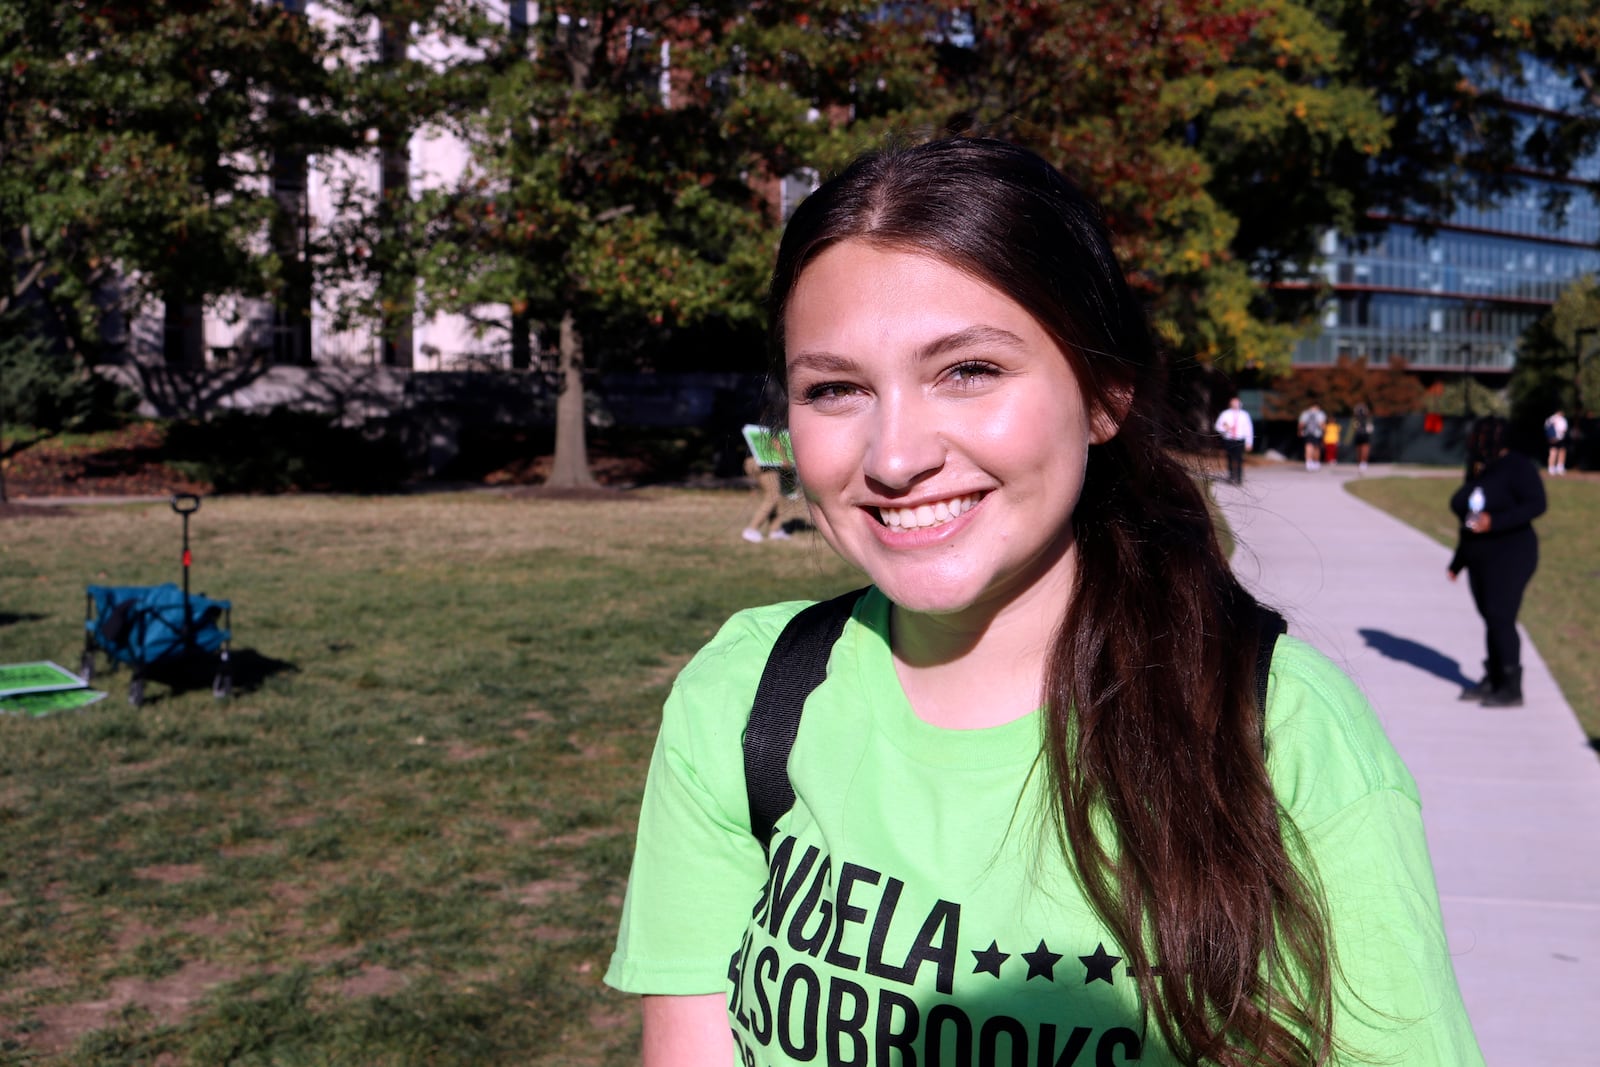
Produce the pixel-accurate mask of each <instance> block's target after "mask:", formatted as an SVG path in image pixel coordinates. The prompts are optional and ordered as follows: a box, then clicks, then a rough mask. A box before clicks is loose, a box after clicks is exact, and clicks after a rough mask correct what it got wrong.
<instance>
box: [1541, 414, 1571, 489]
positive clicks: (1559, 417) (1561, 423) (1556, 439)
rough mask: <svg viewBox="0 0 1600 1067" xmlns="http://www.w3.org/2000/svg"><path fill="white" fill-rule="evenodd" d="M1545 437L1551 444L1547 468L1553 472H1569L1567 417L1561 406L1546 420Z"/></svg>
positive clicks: (1546, 461)
mask: <svg viewBox="0 0 1600 1067" xmlns="http://www.w3.org/2000/svg"><path fill="white" fill-rule="evenodd" d="M1544 439H1545V443H1546V444H1548V445H1549V446H1550V454H1549V456H1548V457H1547V458H1546V460H1545V469H1546V470H1548V471H1549V472H1550V473H1551V474H1565V473H1567V417H1566V416H1565V415H1563V414H1562V413H1561V409H1560V408H1556V409H1555V411H1553V412H1551V414H1550V417H1549V418H1548V419H1545V420H1544Z"/></svg>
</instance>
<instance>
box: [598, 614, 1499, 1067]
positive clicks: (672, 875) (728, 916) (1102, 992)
mask: <svg viewBox="0 0 1600 1067" xmlns="http://www.w3.org/2000/svg"><path fill="white" fill-rule="evenodd" d="M803 606H804V605H802V604H799V603H789V604H778V605H773V606H771V607H766V608H760V609H755V610H752V611H746V612H742V613H740V614H739V615H736V616H734V618H733V619H732V620H730V621H729V622H728V623H727V625H726V626H724V627H723V629H722V631H721V632H720V633H718V635H717V636H716V637H715V638H714V639H713V640H712V642H711V643H710V644H709V645H707V646H706V647H705V648H704V649H702V650H701V652H700V653H699V654H698V655H697V656H696V657H695V659H694V660H693V661H692V662H691V663H690V664H689V666H688V667H686V668H685V669H684V671H683V673H682V674H681V675H680V676H679V678H678V681H677V683H676V684H675V686H674V687H673V691H672V695H671V696H670V697H669V699H668V701H667V705H666V708H665V712H664V714H663V718H662V724H661V734H660V737H659V738H658V740H657V744H656V750H655V755H654V757H653V759H652V762H651V766H650V777H649V782H648V784H647V786H646V790H645V798H644V807H643V811H642V812H641V815H640V822H639V837H638V843H637V850H636V853H635V858H634V866H633V872H632V875H631V877H630V879H629V885H628V894H627V900H626V902H625V904H624V907H623V917H622V928H621V931H620V934H619V936H618V942H617V950H616V953H615V955H614V956H613V957H612V960H611V966H610V969H609V971H608V973H607V974H606V981H607V982H608V983H609V984H611V985H613V986H615V987H616V988H618V989H622V990H626V991H630V992H636V993H666V994H704V993H715V992H725V993H726V994H727V995H728V997H729V1021H730V1025H731V1026H732V1028H733V1031H734V1035H735V1041H736V1044H737V1046H738V1048H739V1057H740V1062H742V1063H744V1064H746V1065H749V1067H756V1065H769V1064H770V1065H777V1064H796V1063H829V1064H862V1065H865V1064H908V1065H909V1064H913V1063H914V1064H917V1065H919V1067H938V1065H942V1064H960V1065H967V1064H979V1063H981V1064H989V1063H995V1064H1012V1063H1015V1064H1028V1065H1033V1064H1039V1063H1043V1064H1083V1065H1088V1064H1096V1065H1102V1064H1121V1063H1132V1062H1137V1063H1141V1064H1151V1063H1170V1062H1172V1060H1171V1057H1170V1055H1169V1053H1168V1052H1167V1050H1166V1048H1165V1045H1164V1044H1163V1043H1162V1041H1161V1039H1160V1036H1159V1034H1158V1032H1157V1031H1156V1030H1155V1029H1154V1028H1153V1027H1148V1028H1146V1027H1145V1026H1144V1025H1143V1024H1142V1021H1141V1013H1140V1010H1139V1004H1138V1002H1137V997H1136V987H1135V983H1134V981H1133V979H1132V977H1131V976H1130V975H1129V974H1128V968H1127V965H1126V964H1125V962H1124V961H1123V960H1122V958H1121V956H1122V952H1121V949H1120V948H1119V946H1118V944H1117V943H1116V941H1115V939H1114V938H1113V937H1112V936H1111V934H1110V933H1109V932H1108V931H1107V930H1106V929H1105V927H1104V925H1103V924H1102V923H1101V921H1100V920H1099V918H1098V917H1097V916H1096V915H1095V913H1094V911H1093V909H1092V908H1091V907H1090V906H1089V905H1088V903H1087V902H1086V901H1085V900H1084V899H1083V896H1082V893H1081V892H1080V890H1079V889H1078V887H1077V884H1076V882H1075V881H1074V879H1073V878H1072V876H1071V874H1070V873H1069V871H1068V869H1067V866H1066V863H1065V861H1064V859H1063V857H1062V856H1061V853H1060V849H1059V847H1058V846H1057V845H1056V844H1055V837H1054V832H1053V830H1052V829H1051V827H1050V823H1049V818H1048V815H1047V814H1045V813H1046V812H1047V810H1048V809H1047V808H1046V807H1045V805H1046V804H1047V803H1048V800H1047V798H1046V793H1047V790H1048V787H1047V783H1046V774H1045V770H1044V767H1043V764H1042V762H1041V761H1040V759H1039V753H1040V745H1041V730H1042V717H1041V716H1040V715H1039V714H1037V713H1035V714H1033V715H1029V716H1026V717H1024V718H1021V719H1018V720H1015V721H1013V722H1009V723H1006V724H1004V725H1001V726H996V727H992V728H987V729H980V730H948V729H943V728H940V727H936V726H932V725H929V724H928V723H926V722H923V721H922V720H921V719H919V718H918V717H917V716H916V714H915V713H914V712H913V711H912V709H911V707H910V705H909V704H908V702H907V701H906V698H905V695H904V693H903V692H902V691H901V689H900V685H899V682H898V680H897V679H896V676H895V672H894V667H893V663H892V660H891V655H890V651H889V645H888V637H887V635H888V603H887V601H886V600H885V599H884V598H883V597H882V595H881V594H878V593H877V592H876V591H874V592H873V593H871V594H869V595H868V596H867V597H866V598H864V599H863V600H862V602H861V603H860V604H859V605H858V606H857V608H856V614H855V617H854V619H853V620H852V621H851V623H850V624H849V625H847V626H846V628H845V631H844V633H843V635H842V636H841V637H840V639H839V641H838V642H837V644H836V645H835V646H834V649H833V654H832V658H831V659H830V661H829V672H828V677H827V679H826V680H825V681H824V682H823V683H822V684H821V685H820V686H818V687H817V689H816V690H815V691H814V692H813V694H812V696H811V698H810V700H809V701H808V702H807V705H806V712H805V716H804V718H803V719H802V720H801V726H800V732H799V735H798V737H797V738H796V740H795V745H794V748H793V751H792V753H791V756H790V763H789V775H790V779H791V781H792V783H793V785H794V791H795V797H796V800H795V805H794V807H793V808H792V809H791V810H790V811H789V812H788V813H787V814H786V815H784V816H783V817H782V818H780V819H779V820H778V823H777V828H776V832H775V833H774V836H773V840H772V851H771V861H770V863H769V861H768V859H767V856H766V854H765V853H764V851H763V849H762V847H761V845H760V844H759V843H758V842H757V841H756V840H755V839H754V837H752V836H751V834H750V830H749V811H748V805H747V801H746V792H745V782H744V766H743V756H742V752H741V748H740V739H741V735H742V732H743V730H744V726H745V722H746V720H747V719H748V717H749V712H750V704H751V701H752V700H753V699H754V695H755V690H756V685H757V683H758V681H759V679H760V675H761V670H762V667H763V665H764V664H765V661H766V657H767V653H768V652H769V651H770V649H771V647H772V644H773V642H774V641H775V640H776V639H777V635H778V633H779V631H780V630H781V629H782V628H783V625H784V624H785V623H786V622H787V621H788V620H789V618H790V617H791V616H792V615H793V614H794V613H795V612H796V611H798V610H799V609H800V608H801V607H803ZM1268 707H1269V712H1268V740H1267V744H1268V753H1269V759H1268V767H1269V771H1270V774H1271V777H1272V780H1273V784H1274V786H1275V787H1276V789H1277V792H1278V797H1279V799H1280V801H1281V802H1282V804H1283V805H1284V807H1285V808H1286V809H1287V810H1288V812H1289V814H1290V815H1291V816H1292V817H1293V819H1294V821H1295V824H1296V825H1297V826H1298V827H1299V829H1300V831H1301V833H1302V835H1303V837H1304V840H1305V842H1306V847H1307V848H1308V850H1309V852H1310V854H1311V855H1312V857H1313V858H1314V862H1315V864H1316V867H1317V871H1318V874H1319V875H1320V877H1321V879H1322V881H1323V883H1324V885H1325V888H1326V891H1327V894H1328V898H1329V906H1330V909H1331V919H1332V926H1333V935H1334V940H1335V944H1336V951H1337V953H1338V962H1339V967H1340V970H1341V973H1342V975H1343V977H1344V979H1345V981H1346V982H1347V984H1348V988H1347V989H1342V990H1341V996H1340V998H1339V1000H1338V1003H1337V1005H1336V1010H1337V1020H1336V1029H1337V1037H1338V1038H1339V1039H1340V1040H1341V1041H1343V1042H1345V1043H1347V1044H1348V1045H1349V1046H1351V1047H1352V1048H1354V1049H1357V1050H1360V1051H1361V1052H1362V1053H1363V1054H1365V1056H1367V1057H1370V1058H1371V1059H1373V1060H1374V1061H1381V1062H1388V1063H1394V1064H1405V1065H1407V1067H1422V1065H1431V1064H1438V1065H1449V1067H1470V1065H1474V1064H1481V1063H1482V1057H1481V1055H1480V1054H1479V1052H1478V1048H1477V1044H1476V1042H1475V1040H1474V1038H1473V1036H1472V1029H1471V1027H1470V1025H1469V1024H1468V1021H1467V1018H1466V1013H1465V1010H1464V1008H1463V1007H1462V1004H1461V997H1460V993H1459V992H1458V990H1457V988H1456V981H1455V974H1454V971H1453V969H1452V967H1451V964H1450V959H1449V956H1448V953H1447V951H1446V948H1445V940H1444V934H1443V930H1442V927H1441V923H1440V918H1439V905H1438V897H1437V891H1436V890H1435V888H1434V883H1433V872H1432V868H1431V866H1430V864H1429V861H1428V853H1427V845H1426V843H1425V841H1424V839H1423V832H1422V822H1421V816H1420V810H1419V806H1418V801H1417V794H1416V787H1415V785H1414V783H1413V782H1412V779H1411V776H1410V775H1409V774H1408V773H1407V771H1406V769H1405V767H1404V766H1403V765H1402V763H1401V762H1400V759H1399V757H1398V756H1397V755H1396V754H1395V752H1394V749H1393V748H1392V747H1391V746H1390V744H1389V742H1388V740H1387V739H1386V738H1385V737H1384V735H1383V732H1382V730H1381V728H1380V727H1379V726H1378V724H1377V721H1376V719H1375V718H1374V717H1373V714H1372V711H1371V709H1370V708H1369V707H1368V706H1367V703H1366V701H1365V700H1364V699H1363V698H1362V697H1361V695H1360V693H1359V692H1358V691H1357V690H1356V688H1355V687H1354V686H1353V685H1352V684H1351V682H1350V681H1349V679H1347V678H1346V677H1345V676H1344V675H1343V674H1342V673H1340V672H1339V671H1338V670H1337V669H1336V668H1335V667H1334V666H1333V665H1332V664H1331V663H1329V662H1328V661H1327V660H1326V659H1324V658H1323V657H1322V656H1321V655H1320V654H1318V653H1317V652H1316V651H1314V650H1313V649H1311V648H1310V647H1309V646H1307V645H1305V644H1303V643H1301V642H1299V641H1296V640H1293V639H1288V638H1285V639H1283V640H1281V641H1280V642H1279V643H1278V647H1277V652H1276V655H1275V656H1274V658H1273V662H1272V672H1271V680H1270V686H1269V698H1268ZM1350 1062H1359V1061H1355V1060H1352V1061H1350Z"/></svg>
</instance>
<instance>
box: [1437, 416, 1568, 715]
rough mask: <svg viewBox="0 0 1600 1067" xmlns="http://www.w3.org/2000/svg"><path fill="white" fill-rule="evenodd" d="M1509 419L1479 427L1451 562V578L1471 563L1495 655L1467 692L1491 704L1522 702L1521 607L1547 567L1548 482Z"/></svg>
mask: <svg viewBox="0 0 1600 1067" xmlns="http://www.w3.org/2000/svg"><path fill="white" fill-rule="evenodd" d="M1507 425H1508V424H1507V423H1506V420H1505V419H1502V418H1500V417H1498V416H1495V415H1491V416H1488V417H1486V418H1482V419H1479V420H1478V421H1477V422H1476V423H1474V424H1473V426H1472V434H1471V436H1470V437H1469V438H1468V441H1467V475H1466V479H1465V480H1464V481H1463V482H1462V483H1461V488H1459V489H1457V490H1456V492H1455V495H1454V496H1452V497H1451V498H1450V510H1451V511H1453V512H1455V513H1456V516H1457V517H1458V518H1460V519H1461V533H1460V542H1459V543H1458V544H1457V546H1456V554H1455V557H1454V558H1453V559H1451V560H1450V580H1451V581H1452V582H1453V581H1455V580H1456V577H1457V576H1458V575H1459V574H1460V573H1461V571H1462V570H1463V569H1465V570H1466V572H1467V582H1468V584H1469V585H1470V586H1471V589H1472V602H1473V604H1474V605H1476V606H1477V609H1478V614H1479V615H1481V616H1483V623H1484V628H1485V631H1486V641H1485V644H1486V649H1487V653H1488V658H1486V659H1485V660H1484V662H1483V669H1484V674H1483V680H1482V681H1480V682H1479V683H1478V684H1476V685H1471V686H1468V687H1467V688H1466V689H1463V690H1462V691H1461V699H1462V700H1477V701H1480V702H1481V703H1482V704H1483V706H1484V707H1486V708H1490V707H1497V708H1511V707H1520V706H1521V705H1522V639H1521V638H1520V637H1519V636H1518V635H1517V612H1518V610H1519V609H1520V608H1521V607H1522V594H1523V592H1524V590H1526V589H1527V588H1528V582H1529V580H1530V579H1532V578H1533V572H1534V570H1535V569H1537V568H1538V566H1539V538H1538V536H1537V535H1536V534H1534V532H1533V520H1534V519H1536V518H1538V517H1539V516H1540V515H1543V514H1544V509H1545V499H1544V483H1543V482H1542V481H1540V479H1539V471H1538V468H1536V467H1535V466H1534V465H1533V461H1532V460H1530V459H1528V458H1527V457H1526V456H1524V455H1521V454H1520V453H1517V452H1511V451H1509V450H1507V448H1506V444H1505V441H1506V428H1507Z"/></svg>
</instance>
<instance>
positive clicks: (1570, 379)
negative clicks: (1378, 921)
mask: <svg viewBox="0 0 1600 1067" xmlns="http://www.w3.org/2000/svg"><path fill="white" fill-rule="evenodd" d="M1507 391H1508V392H1509V394H1510V396H1511V405H1512V410H1513V412H1514V413H1515V415H1514V417H1515V418H1516V419H1517V421H1518V423H1520V424H1523V425H1526V426H1533V425H1537V424H1539V423H1542V422H1543V421H1544V419H1545V417H1546V416H1547V415H1549V414H1550V413H1551V412H1552V411H1554V410H1555V409H1556V408H1562V409H1563V410H1565V411H1566V412H1567V414H1568V415H1569V416H1577V415H1579V414H1582V413H1585V412H1592V411H1594V410H1596V409H1597V408H1600V279H1596V277H1595V276H1594V275H1592V274H1590V275H1585V276H1584V277H1582V278H1579V279H1578V280H1577V281H1575V282H1573V283H1572V284H1571V285H1569V286H1568V287H1567V288H1566V290H1565V291H1564V292H1562V294H1561V296H1560V297H1559V298H1558V299H1557V300H1556V303H1555V306H1554V307H1552V308H1551V309H1550V312H1549V314H1547V315H1545V316H1543V317H1542V318H1540V319H1539V320H1538V321H1537V322H1535V323H1534V324H1533V325H1532V326H1530V327H1529V328H1528V330H1527V332H1526V333H1524V334H1523V335H1522V340H1521V343H1520V344H1519V345H1518V348H1517V366H1516V369H1515V370H1514V371H1512V373H1511V380H1510V382H1509V383H1508V384H1507Z"/></svg>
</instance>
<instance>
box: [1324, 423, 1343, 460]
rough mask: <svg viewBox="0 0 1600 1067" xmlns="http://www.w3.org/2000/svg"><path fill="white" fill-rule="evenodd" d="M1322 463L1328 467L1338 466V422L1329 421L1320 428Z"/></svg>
mask: <svg viewBox="0 0 1600 1067" xmlns="http://www.w3.org/2000/svg"><path fill="white" fill-rule="evenodd" d="M1322 462H1324V463H1326V464H1327V465H1328V466H1330V467H1337V466H1338V465H1339V420H1338V419H1329V420H1327V422H1326V423H1324V424H1323V427H1322Z"/></svg>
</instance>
